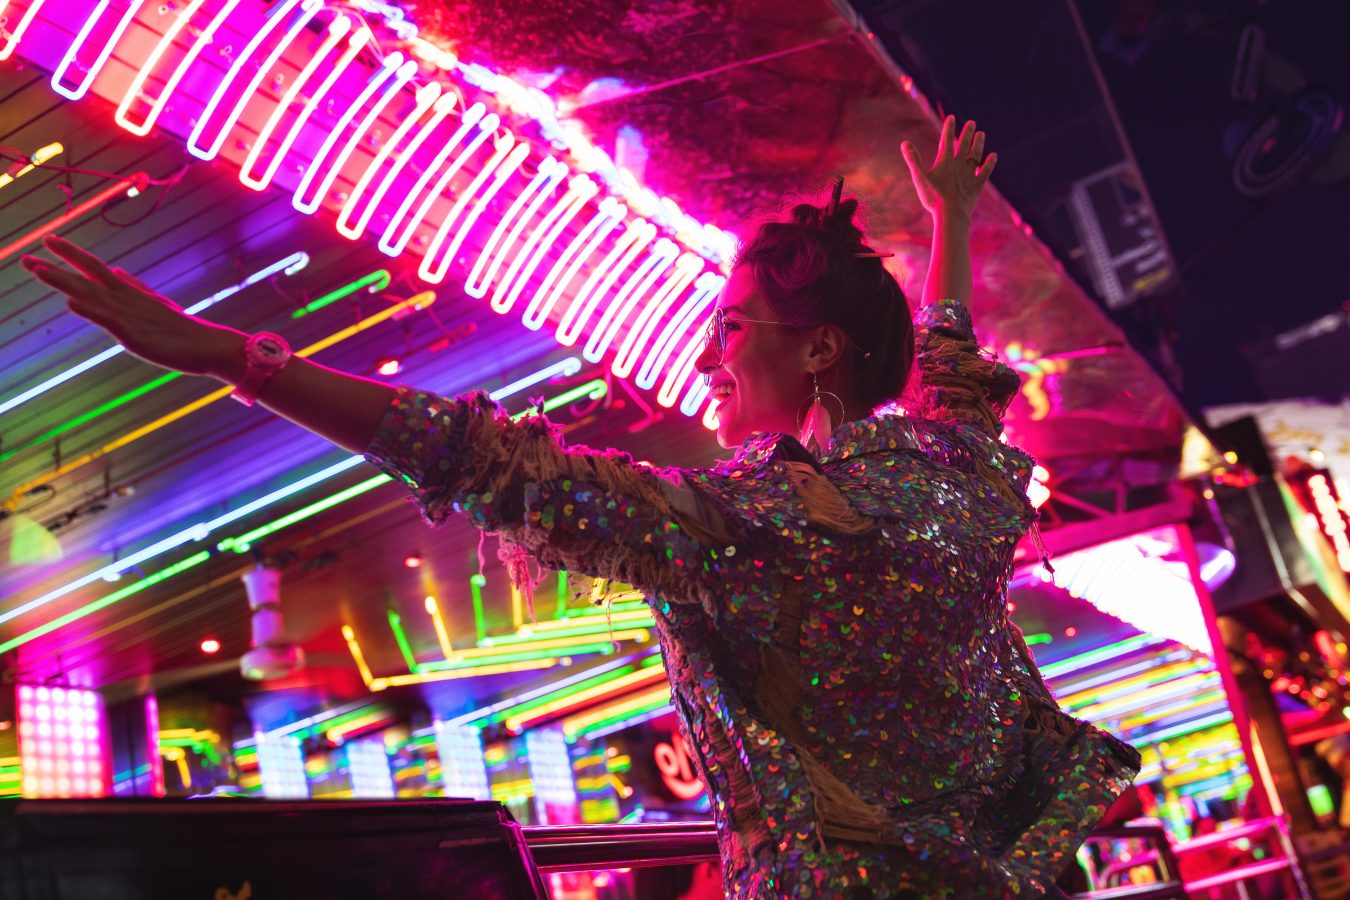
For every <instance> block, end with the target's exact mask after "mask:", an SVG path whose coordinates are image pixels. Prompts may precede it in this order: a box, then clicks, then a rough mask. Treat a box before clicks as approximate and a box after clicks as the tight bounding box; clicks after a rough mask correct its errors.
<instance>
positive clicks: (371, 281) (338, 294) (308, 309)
mask: <svg viewBox="0 0 1350 900" xmlns="http://www.w3.org/2000/svg"><path fill="white" fill-rule="evenodd" d="M387 287H389V270H388V269H377V270H376V271H374V272H371V273H370V274H369V275H365V276H363V277H361V278H358V279H357V280H356V281H353V282H352V283H351V284H344V285H343V286H342V287H340V288H338V289H337V290H335V291H329V292H328V293H327V294H324V295H323V296H322V297H320V298H319V299H318V300H315V301H314V302H312V303H307V304H306V305H304V306H302V307H301V308H300V309H297V310H296V311H295V312H293V313H291V318H292V319H300V318H304V317H305V316H307V315H309V314H310V313H312V312H318V311H319V310H321V309H323V308H324V307H325V306H328V305H330V304H333V303H336V302H338V301H339V300H341V299H343V298H344V297H350V296H351V295H352V294H355V293H356V292H357V291H359V290H361V288H367V289H368V290H369V292H370V293H372V294H374V293H376V292H377V291H382V290H384V289H385V288H387ZM428 294H429V295H430V297H428ZM435 297H436V295H435V294H432V293H430V292H429V291H427V292H423V293H421V294H418V295H417V299H419V300H421V301H423V302H429V301H430V300H434V299H435Z"/></svg>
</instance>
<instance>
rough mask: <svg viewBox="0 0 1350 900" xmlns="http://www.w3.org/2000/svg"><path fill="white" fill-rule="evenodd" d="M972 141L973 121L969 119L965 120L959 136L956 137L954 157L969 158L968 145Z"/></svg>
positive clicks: (973, 135) (973, 137) (973, 136)
mask: <svg viewBox="0 0 1350 900" xmlns="http://www.w3.org/2000/svg"><path fill="white" fill-rule="evenodd" d="M974 141H975V122H974V121H973V120H971V121H967V122H966V124H965V125H964V126H963V127H962V128H961V136H960V137H959V138H957V141H956V153H955V156H956V158H957V159H969V158H970V146H971V144H972V143H973V142H974Z"/></svg>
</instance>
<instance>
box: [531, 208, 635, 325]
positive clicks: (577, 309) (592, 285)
mask: <svg viewBox="0 0 1350 900" xmlns="http://www.w3.org/2000/svg"><path fill="white" fill-rule="evenodd" d="M655 238H656V226H655V225H653V224H652V223H650V222H648V221H647V220H645V219H638V220H637V221H635V222H629V223H628V227H627V228H626V229H625V230H624V233H623V235H622V236H621V237H620V238H619V239H618V240H617V241H615V242H614V248H613V249H612V250H610V251H609V254H608V255H607V256H606V257H605V258H604V259H602V260H601V261H600V263H599V264H598V265H597V266H596V267H595V268H594V269H592V270H591V274H590V275H589V276H588V277H587V278H586V280H585V281H584V282H582V285H581V289H580V290H579V291H577V294H576V296H575V297H573V298H572V302H571V303H570V304H568V306H567V309H566V310H565V311H564V312H563V315H562V318H561V319H560V320H559V322H558V330H557V332H556V337H557V339H558V343H560V344H562V345H563V346H564V347H571V346H572V345H573V344H575V343H576V342H577V338H579V337H581V332H582V330H583V329H584V328H585V327H586V323H587V322H589V321H590V319H591V315H592V314H593V313H594V312H595V308H596V306H598V305H599V304H600V302H601V301H602V300H604V299H605V297H607V296H608V295H609V292H610V291H611V290H612V289H613V288H614V283H615V282H616V281H618V280H619V275H620V274H622V273H623V271H624V270H625V269H627V268H628V267H629V266H630V265H632V263H633V260H635V259H637V257H638V254H639V253H641V252H642V251H643V250H644V249H646V247H647V245H648V244H650V243H651V242H652V241H653V240H654V239H655Z"/></svg>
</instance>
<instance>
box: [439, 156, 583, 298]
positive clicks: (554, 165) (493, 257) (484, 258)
mask: <svg viewBox="0 0 1350 900" xmlns="http://www.w3.org/2000/svg"><path fill="white" fill-rule="evenodd" d="M566 177H567V166H565V165H563V164H562V163H560V162H558V161H557V160H556V159H554V158H553V157H551V156H549V157H546V158H545V159H544V161H543V162H541V163H540V164H539V171H538V172H536V173H535V176H534V178H532V179H530V183H529V184H527V185H525V190H523V191H521V192H520V195H519V196H517V197H516V199H515V201H514V202H513V203H512V204H511V206H510V207H508V208H507V210H506V215H504V216H502V218H501V220H500V221H498V222H497V227H496V228H494V229H493V230H492V234H491V235H489V236H488V239H487V243H485V244H484V245H483V249H482V251H480V252H479V254H478V259H477V260H476V261H475V262H474V264H473V268H472V269H470V270H469V277H468V279H467V280H466V281H465V282H464V293H466V294H468V295H469V296H470V297H477V298H482V297H483V296H485V295H486V294H487V289H488V285H489V284H491V283H492V280H493V279H494V278H496V277H497V270H498V269H499V268H501V265H502V263H503V262H504V261H505V260H506V254H507V252H508V251H510V249H511V247H513V246H514V245H515V242H516V239H517V238H518V237H520V232H521V231H522V230H523V229H524V228H525V224H526V223H527V222H529V221H530V219H532V218H534V215H535V213H536V212H538V211H539V207H540V206H541V205H543V202H544V201H545V200H547V199H548V196H549V195H550V194H551V193H553V189H554V188H555V187H557V186H558V184H559V183H560V182H561V181H562V180H563V179H564V178H566ZM527 203H528V204H529V206H528V208H526V204H527ZM522 210H523V213H522ZM508 228H510V230H511V232H510V234H506V231H507V229H508ZM504 234H506V237H505V239H503V237H502V236H503V235H504ZM494 251H495V253H494ZM489 258H490V260H489Z"/></svg>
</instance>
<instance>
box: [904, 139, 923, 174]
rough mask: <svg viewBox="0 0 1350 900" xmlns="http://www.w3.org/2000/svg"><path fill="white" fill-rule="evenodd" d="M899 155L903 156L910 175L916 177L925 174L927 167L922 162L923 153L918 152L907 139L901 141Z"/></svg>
mask: <svg viewBox="0 0 1350 900" xmlns="http://www.w3.org/2000/svg"><path fill="white" fill-rule="evenodd" d="M900 155H901V156H903V157H904V158H905V165H907V166H909V174H910V175H911V176H912V177H914V178H916V179H917V178H921V177H924V176H926V175H927V173H928V167H927V166H925V165H924V164H923V154H922V153H920V152H919V148H918V147H915V146H914V145H913V144H911V143H910V142H909V141H901V142H900Z"/></svg>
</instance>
